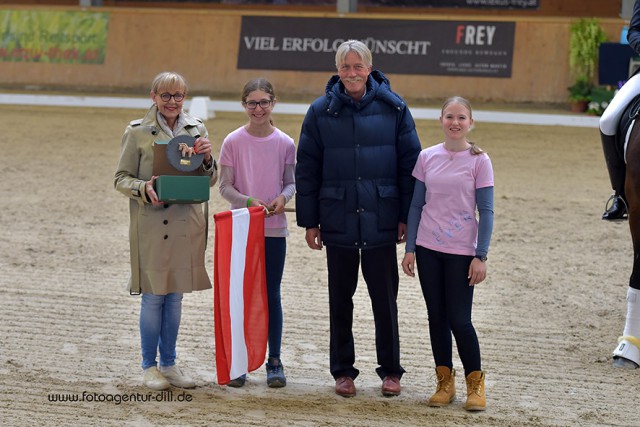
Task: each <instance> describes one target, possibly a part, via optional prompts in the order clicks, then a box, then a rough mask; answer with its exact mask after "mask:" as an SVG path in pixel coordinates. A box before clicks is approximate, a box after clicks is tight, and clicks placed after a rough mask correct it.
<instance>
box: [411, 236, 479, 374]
mask: <svg viewBox="0 0 640 427" xmlns="http://www.w3.org/2000/svg"><path fill="white" fill-rule="evenodd" d="M472 259H473V257H471V256H466V255H452V254H445V253H442V252H437V251H432V250H429V249H426V248H423V247H421V246H417V247H416V266H417V267H418V274H419V277H420V286H421V287H422V294H423V295H424V300H425V302H426V303H427V312H428V314H429V335H430V337H431V350H432V351H433V358H434V359H435V362H436V366H447V367H449V368H451V367H452V366H453V362H452V357H451V354H452V348H451V347H452V340H451V334H452V333H453V336H454V337H455V339H456V346H457V347H458V355H459V356H460V361H461V362H462V365H463V366H464V370H465V376H467V375H469V373H471V372H473V371H479V370H481V363H480V344H479V343H478V336H477V335H476V330H475V329H474V327H473V323H471V306H472V305H473V289H474V287H473V286H469V278H468V274H469V264H471V260H472Z"/></svg>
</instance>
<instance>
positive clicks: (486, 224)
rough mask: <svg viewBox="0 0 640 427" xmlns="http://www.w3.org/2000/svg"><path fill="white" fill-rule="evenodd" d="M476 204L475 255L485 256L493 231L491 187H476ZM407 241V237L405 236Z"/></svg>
mask: <svg viewBox="0 0 640 427" xmlns="http://www.w3.org/2000/svg"><path fill="white" fill-rule="evenodd" d="M476 205H477V206H478V214H479V216H480V218H479V221H478V245H477V247H476V255H478V256H487V253H488V252H489V242H490V241H491V233H492V232H493V187H483V188H478V189H476ZM407 242H408V238H407Z"/></svg>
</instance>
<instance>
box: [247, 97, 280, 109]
mask: <svg viewBox="0 0 640 427" xmlns="http://www.w3.org/2000/svg"><path fill="white" fill-rule="evenodd" d="M272 102H273V100H271V99H262V100H260V101H247V102H243V104H244V106H245V107H247V108H248V109H249V110H255V109H256V107H257V106H258V105H259V106H260V108H262V109H263V110H264V109H265V108H269V106H270V105H271V103H272Z"/></svg>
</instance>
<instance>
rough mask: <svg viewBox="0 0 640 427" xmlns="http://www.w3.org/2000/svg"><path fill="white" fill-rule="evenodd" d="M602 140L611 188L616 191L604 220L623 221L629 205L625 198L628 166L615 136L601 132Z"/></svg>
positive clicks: (603, 216) (603, 217)
mask: <svg viewBox="0 0 640 427" xmlns="http://www.w3.org/2000/svg"><path fill="white" fill-rule="evenodd" d="M600 138H601V139H602V150H603V151H604V160H605V161H606V162H607V170H608V171H609V179H610V180H611V187H612V188H613V191H614V195H613V196H611V198H612V199H613V203H611V206H610V207H609V209H607V210H606V211H605V213H604V214H602V219H605V220H615V219H622V218H624V217H625V216H626V214H627V204H626V199H625V197H624V176H625V174H626V171H627V169H626V165H625V163H624V159H623V158H622V156H621V154H620V153H619V151H618V147H616V137H615V135H605V134H603V133H602V132H600ZM607 205H608V203H607Z"/></svg>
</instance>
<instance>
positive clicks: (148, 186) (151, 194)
mask: <svg viewBox="0 0 640 427" xmlns="http://www.w3.org/2000/svg"><path fill="white" fill-rule="evenodd" d="M156 179H158V177H157V176H152V177H151V179H150V180H149V181H147V182H146V183H145V184H144V189H145V192H146V193H147V198H148V199H149V201H151V204H152V205H153V206H160V205H162V204H163V203H162V202H161V201H160V200H158V195H157V194H156V190H154V188H153V183H154V182H155V181H156Z"/></svg>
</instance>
